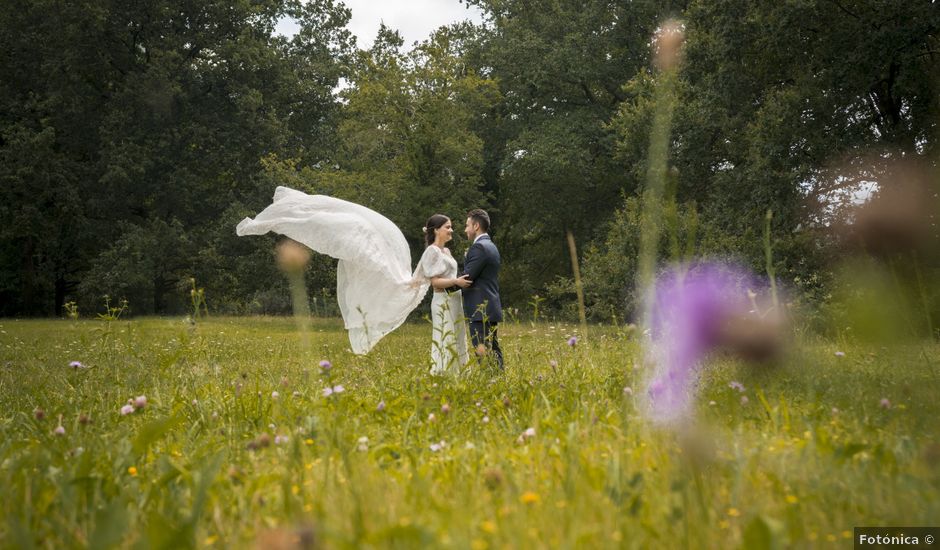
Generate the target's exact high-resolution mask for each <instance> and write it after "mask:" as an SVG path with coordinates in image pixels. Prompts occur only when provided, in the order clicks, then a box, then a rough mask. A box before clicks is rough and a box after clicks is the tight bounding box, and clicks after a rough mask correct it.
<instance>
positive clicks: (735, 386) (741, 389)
mask: <svg viewBox="0 0 940 550" xmlns="http://www.w3.org/2000/svg"><path fill="white" fill-rule="evenodd" d="M728 387H729V388H731V389H732V390H738V391H739V392H741V393H744V384H742V383H740V382H737V381H732V382H731V383H730V384H728Z"/></svg>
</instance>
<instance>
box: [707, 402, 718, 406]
mask: <svg viewBox="0 0 940 550" xmlns="http://www.w3.org/2000/svg"><path fill="white" fill-rule="evenodd" d="M717 404H718V403H715V402H714V401H709V402H708V406H709V407H714V406H715V405H717Z"/></svg>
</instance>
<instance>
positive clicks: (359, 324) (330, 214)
mask: <svg viewBox="0 0 940 550" xmlns="http://www.w3.org/2000/svg"><path fill="white" fill-rule="evenodd" d="M269 231H273V232H275V233H279V234H281V235H284V236H286V237H290V238H291V239H294V240H295V241H298V242H300V243H302V244H304V245H306V246H308V247H309V248H311V249H313V250H315V251H316V252H320V253H321V254H326V255H327V256H331V257H333V258H336V259H337V260H339V262H338V263H337V267H336V298H337V300H338V301H339V309H340V313H341V314H342V316H343V321H344V323H345V327H346V330H347V331H348V332H349V343H350V346H351V347H352V351H353V353H356V354H358V355H361V354H364V353H368V352H369V350H371V349H372V347H373V346H375V344H377V343H378V341H379V340H381V339H382V337H383V336H385V335H386V334H388V333H389V332H391V331H393V330H395V329H396V328H398V327H399V326H400V325H401V324H402V323H403V322H404V321H405V319H406V318H407V317H408V314H409V313H411V311H412V310H413V309H414V308H416V307H417V306H418V304H420V303H421V300H422V299H423V298H424V296H425V294H427V291H428V288H429V287H431V286H433V287H434V288H435V293H434V297H433V300H432V302H431V319H432V327H433V333H432V344H431V357H432V361H433V364H432V367H431V372H432V373H435V374H440V373H443V372H453V371H454V370H455V369H456V368H457V364H456V363H457V362H458V361H459V364H460V365H463V364H466V362H467V360H468V354H467V346H466V326H465V325H464V323H463V320H462V319H463V316H462V311H463V308H462V306H461V300H462V298H461V292H460V290H455V291H453V292H450V291H449V290H448V289H450V288H453V287H460V288H466V287H468V286H470V284H471V281H469V280H468V278H467V276H463V277H460V278H456V275H457V262H456V260H454V259H453V257H452V256H451V255H450V251H449V250H447V249H446V248H445V244H446V243H447V242H448V241H450V239H451V235H452V233H453V227H452V225H451V223H450V220H449V219H447V218H446V216H441V215H435V216H431V218H430V219H429V220H428V224H427V226H426V227H425V232H426V237H425V244H426V245H427V247H426V248H425V251H424V254H423V255H422V256H421V260H420V261H419V262H418V265H417V267H416V268H415V269H414V271H412V270H411V251H410V250H409V249H408V243H407V242H406V241H405V237H404V235H402V233H401V230H399V229H398V227H397V226H396V225H395V224H394V223H392V222H391V221H390V220H389V219H388V218H386V217H384V216H382V215H381V214H379V213H377V212H375V211H373V210H370V209H368V208H366V207H364V206H361V205H358V204H355V203H352V202H348V201H344V200H341V199H336V198H333V197H326V196H323V195H307V194H306V193H302V192H300V191H296V190H294V189H290V188H288V187H278V188H277V189H276V190H275V192H274V202H273V203H272V204H271V205H270V206H268V207H267V208H265V209H264V210H263V211H262V212H261V213H259V214H258V215H257V216H256V217H255V219H251V218H245V219H244V220H242V221H241V222H239V224H238V227H236V229H235V232H236V234H238V235H239V236H244V235H263V234H265V233H267V232H269Z"/></svg>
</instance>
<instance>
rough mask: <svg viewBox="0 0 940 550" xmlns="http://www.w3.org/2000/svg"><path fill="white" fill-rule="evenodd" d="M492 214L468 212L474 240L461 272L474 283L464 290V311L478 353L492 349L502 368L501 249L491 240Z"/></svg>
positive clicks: (479, 355)
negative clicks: (498, 331)
mask: <svg viewBox="0 0 940 550" xmlns="http://www.w3.org/2000/svg"><path fill="white" fill-rule="evenodd" d="M489 229H490V216H489V214H487V213H486V211H484V210H480V209H479V208H477V209H476V210H471V211H470V213H469V214H467V228H466V233H467V238H468V239H470V241H472V243H473V244H472V245H470V249H469V250H467V256H466V258H465V259H464V267H463V273H462V275H466V276H468V277H469V278H470V281H471V285H470V287H469V288H465V289H464V291H463V311H464V315H465V316H466V317H467V319H468V320H469V321H470V338H471V340H472V341H473V347H474V348H475V349H476V353H477V357H483V356H484V355H486V350H487V348H490V349H492V353H493V355H494V356H495V357H496V364H497V365H499V369H500V370H503V351H502V350H501V349H499V342H498V341H497V340H496V325H497V324H498V323H499V322H500V321H502V320H503V308H502V305H501V304H500V301H499V266H500V258H499V250H497V249H496V245H495V244H493V241H492V240H490V236H489V235H488V234H487V232H488V231H489Z"/></svg>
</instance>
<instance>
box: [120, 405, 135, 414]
mask: <svg viewBox="0 0 940 550" xmlns="http://www.w3.org/2000/svg"><path fill="white" fill-rule="evenodd" d="M132 412H134V406H133V405H131V404H127V405H124V406H123V407H121V416H127V415H129V414H131V413H132Z"/></svg>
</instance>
